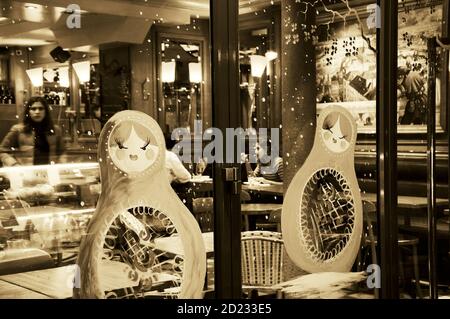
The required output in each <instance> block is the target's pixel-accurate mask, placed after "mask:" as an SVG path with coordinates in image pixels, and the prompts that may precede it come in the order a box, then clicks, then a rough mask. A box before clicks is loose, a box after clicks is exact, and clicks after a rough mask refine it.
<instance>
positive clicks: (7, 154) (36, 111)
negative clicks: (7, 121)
mask: <svg viewBox="0 0 450 319" xmlns="http://www.w3.org/2000/svg"><path fill="white" fill-rule="evenodd" d="M0 150H1V153H0V160H1V161H2V163H3V166H14V165H46V164H50V163H52V162H53V163H58V162H64V141H63V137H62V133H61V129H60V128H59V127H58V126H57V125H54V124H53V120H52V118H51V115H50V109H49V106H48V103H47V101H46V100H45V99H44V98H43V97H40V96H34V97H31V98H30V99H29V100H28V102H27V103H26V105H25V110H24V115H23V121H22V123H20V124H16V125H13V126H12V127H11V129H10V130H9V132H8V134H7V135H6V136H5V138H4V139H3V141H2V143H1V148H0Z"/></svg>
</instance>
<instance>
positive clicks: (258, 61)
mask: <svg viewBox="0 0 450 319" xmlns="http://www.w3.org/2000/svg"><path fill="white" fill-rule="evenodd" d="M250 65H251V68H252V76H254V77H257V78H260V77H261V76H262V75H263V73H264V70H265V69H266V65H267V58H266V57H265V56H262V55H250Z"/></svg>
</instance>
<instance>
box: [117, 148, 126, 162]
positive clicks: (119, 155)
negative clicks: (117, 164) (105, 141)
mask: <svg viewBox="0 0 450 319" xmlns="http://www.w3.org/2000/svg"><path fill="white" fill-rule="evenodd" d="M125 156H126V154H125V150H121V149H118V150H116V157H117V159H118V160H120V161H122V160H123V159H124V158H125Z"/></svg>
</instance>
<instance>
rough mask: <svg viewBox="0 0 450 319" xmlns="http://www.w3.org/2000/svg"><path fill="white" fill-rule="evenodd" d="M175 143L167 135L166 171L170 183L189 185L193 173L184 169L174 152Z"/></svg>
mask: <svg viewBox="0 0 450 319" xmlns="http://www.w3.org/2000/svg"><path fill="white" fill-rule="evenodd" d="M174 146H175V141H174V140H172V139H171V138H170V135H166V148H167V150H166V170H167V173H168V176H169V182H170V183H187V182H189V181H190V180H191V173H189V171H188V170H187V169H186V167H184V165H183V163H182V162H181V161H180V159H179V158H178V156H177V155H176V154H175V153H174V152H172V151H171V150H172V148H173V147H174Z"/></svg>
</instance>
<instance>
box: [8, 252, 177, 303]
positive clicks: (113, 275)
mask: <svg viewBox="0 0 450 319" xmlns="http://www.w3.org/2000/svg"><path fill="white" fill-rule="evenodd" d="M126 267H127V266H126V265H124V264H123V263H120V262H115V261H106V260H103V264H102V268H101V270H102V271H101V272H100V273H99V276H100V282H102V285H103V289H104V290H105V291H112V290H116V289H123V288H128V287H134V286H136V282H135V281H133V280H131V279H130V277H129V276H118V274H122V273H123V272H124V270H126V269H128V268H126ZM76 270H77V266H76V265H68V266H63V267H57V268H49V269H43V270H35V271H29V272H23V273H17V274H11V275H5V276H0V289H1V287H2V285H6V286H7V287H9V289H10V292H11V293H12V294H17V295H18V297H19V296H21V295H22V296H24V298H28V297H26V296H27V295H30V296H34V297H35V298H40V296H38V295H35V294H33V293H32V292H34V293H38V294H40V295H42V298H52V299H67V298H72V294H73V285H74V278H75V279H76V277H75V274H76ZM166 277H167V278H166ZM169 277H170V278H169ZM158 279H159V280H160V281H161V283H163V282H166V281H170V280H172V279H173V278H172V277H171V276H170V275H167V274H161V276H160V278H158ZM76 282H77V281H76V280H75V283H76ZM154 284H158V283H157V282H154ZM11 285H12V286H11ZM17 287H18V288H17ZM26 290H28V292H26Z"/></svg>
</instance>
